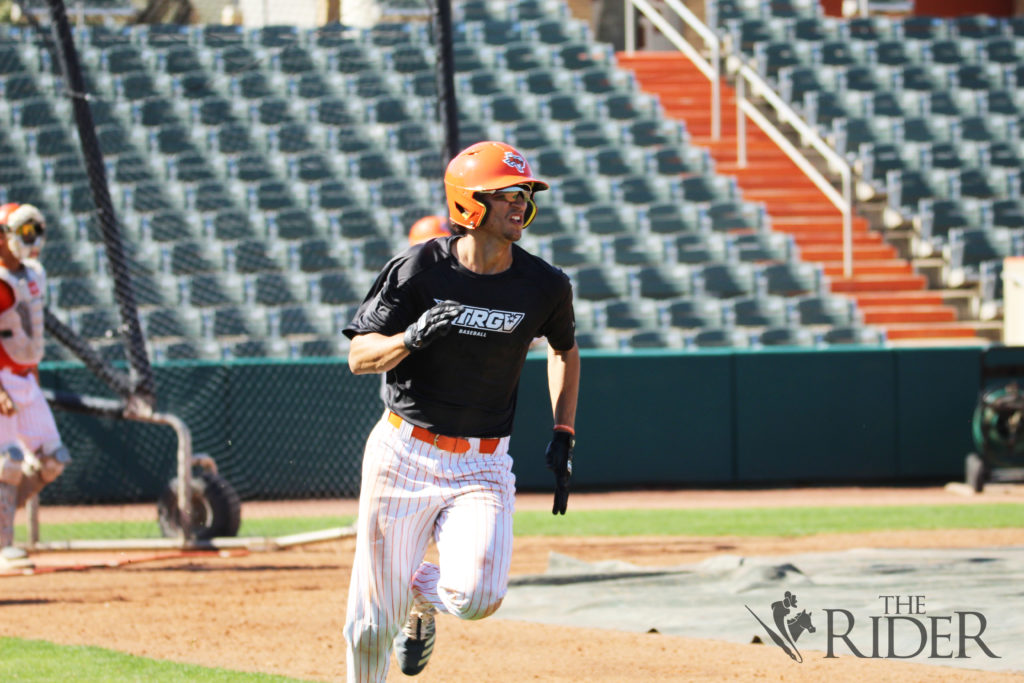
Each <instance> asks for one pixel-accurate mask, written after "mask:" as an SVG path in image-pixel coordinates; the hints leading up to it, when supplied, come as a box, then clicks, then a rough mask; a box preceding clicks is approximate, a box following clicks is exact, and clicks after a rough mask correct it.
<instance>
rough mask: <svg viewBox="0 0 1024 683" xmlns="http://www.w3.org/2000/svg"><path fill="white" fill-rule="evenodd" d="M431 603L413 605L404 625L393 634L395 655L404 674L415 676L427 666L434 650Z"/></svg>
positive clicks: (434, 610) (433, 609)
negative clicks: (396, 633)
mask: <svg viewBox="0 0 1024 683" xmlns="http://www.w3.org/2000/svg"><path fill="white" fill-rule="evenodd" d="M435 612H437V610H436V609H435V608H434V607H433V605H427V606H426V607H422V606H418V605H417V606H414V607H413V608H412V611H411V612H409V618H408V619H407V620H406V622H405V625H404V626H402V629H401V630H400V631H399V632H398V635H397V636H395V657H396V658H397V659H398V666H399V668H400V669H401V670H402V673H404V674H405V675H406V676H415V675H416V674H418V673H419V672H421V671H423V669H425V668H426V667H427V662H429V661H430V655H431V653H433V651H434V635H435V631H434V613H435Z"/></svg>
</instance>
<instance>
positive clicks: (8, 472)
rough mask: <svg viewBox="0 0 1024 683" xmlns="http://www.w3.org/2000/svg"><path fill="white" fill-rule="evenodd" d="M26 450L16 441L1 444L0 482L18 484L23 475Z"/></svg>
mask: <svg viewBox="0 0 1024 683" xmlns="http://www.w3.org/2000/svg"><path fill="white" fill-rule="evenodd" d="M24 465H25V452H24V451H23V450H21V446H19V445H18V444H16V443H10V444H7V445H6V446H0V483H4V484H10V485H11V486H17V485H18V484H20V483H21V478H22V476H23V470H22V468H23V467H24Z"/></svg>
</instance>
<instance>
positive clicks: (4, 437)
mask: <svg viewBox="0 0 1024 683" xmlns="http://www.w3.org/2000/svg"><path fill="white" fill-rule="evenodd" d="M0 384H3V387H4V390H5V391H7V393H8V394H9V395H10V397H11V400H12V401H14V406H15V408H16V411H15V413H14V414H13V415H0V448H4V449H6V447H7V446H9V445H11V444H15V443H16V444H20V446H21V448H22V449H24V450H25V452H26V453H31V452H35V451H38V450H42V451H43V453H46V454H50V453H53V452H54V451H56V450H57V449H58V448H59V447H60V445H61V440H60V434H59V433H58V432H57V423H56V422H55V421H54V419H53V412H51V411H50V404H48V403H47V402H46V397H45V396H43V392H42V390H41V389H40V388H39V383H38V382H37V381H36V378H35V375H31V374H29V375H25V376H24V377H23V376H21V375H16V374H15V373H13V372H11V371H10V370H7V369H3V370H0ZM17 502H18V487H17V486H15V485H13V484H6V483H0V547H6V546H8V545H10V544H11V543H13V542H14V517H15V515H16V514H17V507H18V505H17Z"/></svg>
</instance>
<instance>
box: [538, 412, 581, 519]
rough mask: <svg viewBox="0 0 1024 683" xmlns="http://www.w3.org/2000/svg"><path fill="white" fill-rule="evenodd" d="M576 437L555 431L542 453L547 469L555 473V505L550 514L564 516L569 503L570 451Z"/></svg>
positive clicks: (574, 444)
mask: <svg viewBox="0 0 1024 683" xmlns="http://www.w3.org/2000/svg"><path fill="white" fill-rule="evenodd" d="M575 446H576V437H574V436H573V435H572V434H570V433H569V432H566V431H562V430H558V429H556V430H555V433H554V434H553V435H552V436H551V442H550V443H548V448H547V450H546V451H545V452H544V460H545V461H546V462H547V465H548V469H549V470H551V471H552V472H554V473H555V504H554V506H552V508H551V514H553V515H564V514H565V508H566V504H568V502H569V477H571V476H572V451H573V448H574V447H575Z"/></svg>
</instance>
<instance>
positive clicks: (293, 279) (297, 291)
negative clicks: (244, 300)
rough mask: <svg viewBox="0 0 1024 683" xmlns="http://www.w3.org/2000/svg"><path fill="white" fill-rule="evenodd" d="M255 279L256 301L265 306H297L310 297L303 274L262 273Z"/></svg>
mask: <svg viewBox="0 0 1024 683" xmlns="http://www.w3.org/2000/svg"><path fill="white" fill-rule="evenodd" d="M255 278H256V282H255V297H256V298H255V301H256V303H258V304H261V305H263V306H284V305H288V304H297V303H301V302H304V301H305V300H306V299H307V297H308V292H307V281H306V278H305V276H303V275H302V274H301V273H260V274H258V275H256V276H255Z"/></svg>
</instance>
